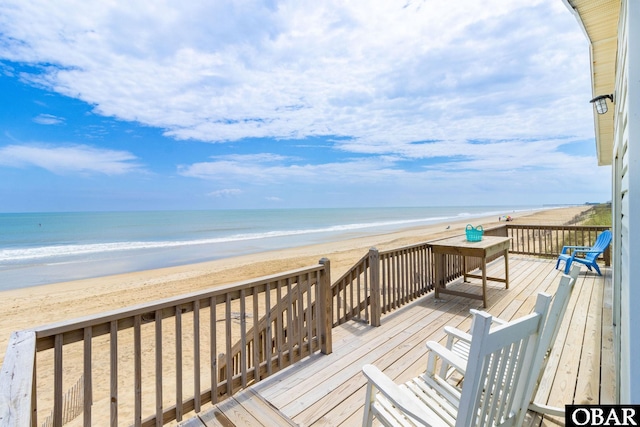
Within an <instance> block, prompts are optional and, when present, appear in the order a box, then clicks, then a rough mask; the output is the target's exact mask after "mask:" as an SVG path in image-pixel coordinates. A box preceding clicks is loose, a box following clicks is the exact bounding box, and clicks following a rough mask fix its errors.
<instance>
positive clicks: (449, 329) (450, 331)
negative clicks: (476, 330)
mask: <svg viewBox="0 0 640 427" xmlns="http://www.w3.org/2000/svg"><path fill="white" fill-rule="evenodd" d="M444 332H445V334H447V335H448V336H449V338H453V339H457V340H459V341H464V342H468V343H470V342H471V334H468V333H466V332H462V331H461V330H460V329H458V328H454V327H453V326H445V327H444ZM450 341H453V340H450V339H448V340H447V343H449V342H450ZM447 348H449V349H451V347H449V345H447Z"/></svg>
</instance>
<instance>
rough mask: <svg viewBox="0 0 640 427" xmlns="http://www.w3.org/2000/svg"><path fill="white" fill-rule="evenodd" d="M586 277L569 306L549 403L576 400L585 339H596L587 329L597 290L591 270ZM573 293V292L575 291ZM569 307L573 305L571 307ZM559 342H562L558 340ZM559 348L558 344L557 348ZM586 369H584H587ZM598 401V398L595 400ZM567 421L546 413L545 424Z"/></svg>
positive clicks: (553, 404) (561, 405) (578, 284)
mask: <svg viewBox="0 0 640 427" xmlns="http://www.w3.org/2000/svg"><path fill="white" fill-rule="evenodd" d="M580 276H581V278H582V280H580V281H578V283H577V284H576V285H577V286H579V288H578V290H579V292H578V293H577V296H578V298H577V299H576V300H575V305H573V306H570V307H568V308H567V313H565V319H564V320H565V321H566V320H567V318H568V319H569V322H570V323H569V326H568V329H567V331H566V335H565V339H564V342H563V345H562V353H561V355H560V359H559V361H558V364H557V365H554V366H556V367H557V369H556V372H555V377H554V379H553V383H552V384H551V386H550V397H549V400H548V403H549V404H550V405H552V406H559V407H563V406H564V405H565V404H566V402H573V401H574V398H575V395H576V384H577V378H578V374H579V372H580V358H581V356H582V350H583V346H584V345H585V339H588V340H590V341H591V340H593V339H594V338H595V337H594V336H593V334H592V333H590V334H589V335H590V336H589V337H586V336H585V333H586V318H587V315H588V313H589V303H590V301H591V298H592V293H593V290H594V286H593V282H592V281H591V280H590V279H589V278H588V273H585V272H584V271H583V272H581V273H580ZM572 296H573V295H572ZM569 309H572V310H571V311H570V310H569ZM556 346H558V347H560V346H559V345H558V342H557V341H556ZM554 350H555V348H554ZM583 372H584V371H583ZM593 403H596V402H593ZM561 422H564V420H563V419H562V418H558V417H552V416H545V417H544V420H543V423H542V425H543V426H546V425H548V426H552V425H556V424H557V423H561Z"/></svg>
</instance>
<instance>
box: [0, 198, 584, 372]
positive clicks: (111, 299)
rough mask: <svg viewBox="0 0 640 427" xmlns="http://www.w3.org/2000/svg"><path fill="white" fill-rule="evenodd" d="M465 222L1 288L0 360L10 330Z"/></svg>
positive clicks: (436, 232)
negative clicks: (212, 259) (160, 266)
mask: <svg viewBox="0 0 640 427" xmlns="http://www.w3.org/2000/svg"><path fill="white" fill-rule="evenodd" d="M588 208H589V207H588V206H576V207H567V208H558V209H549V210H541V211H535V212H520V213H508V212H505V214H508V215H511V216H512V217H513V220H514V223H516V224H517V223H522V224H533V223H537V224H540V223H542V224H565V223H567V222H568V221H570V220H571V219H572V218H574V217H575V216H576V215H578V214H580V213H581V212H583V211H585V210H587V209H588ZM467 223H468V220H460V221H458V222H452V223H442V224H435V225H430V226H425V227H414V228H407V229H403V230H400V231H397V232H393V233H387V234H381V235H374V236H368V237H361V238H356V239H349V240H342V241H337V242H330V243H323V244H317V245H311V246H303V247H296V248H290V249H283V250H277V251H270V252H263V253H257V254H252V255H246V256H239V257H234V258H226V259H219V260H215V261H210V262H205V263H199V264H190V265H184V266H179V267H170V268H162V269H156V270H148V271H141V272H135V273H127V274H119V275H114V276H106V277H98V278H92V279H85V280H77V281H73V282H65V283H56V284H50V285H45V286H35V287H29V288H24V289H15V290H9V291H4V292H1V293H0V295H1V297H2V301H3V302H4V304H3V305H4V310H3V315H2V317H1V318H0V349H2V350H1V351H2V355H1V356H0V361H1V360H3V359H4V351H5V349H6V345H7V341H8V339H9V336H10V335H11V332H12V331H16V330H23V329H29V328H32V327H35V326H39V325H43V324H48V323H53V322H57V321H62V320H67V319H73V318H76V317H80V316H84V315H89V314H95V313H100V312H103V311H108V310H113V309H117V308H122V307H127V306H131V305H135V304H140V303H143V302H149V301H153V300H157V299H161V298H166V297H170V296H174V295H180V294H183V293H187V292H193V291H196V290H201V289H207V288H210V287H214V286H217V285H222V284H227V283H234V282H237V281H241V280H246V279H250V278H256V277H260V276H264V275H269V274H274V273H279V272H283V271H287V270H291V269H295V268H299V267H304V266H308V265H312V264H316V263H317V262H318V260H320V258H322V257H327V258H329V259H330V260H331V268H332V276H333V278H338V277H339V276H340V275H341V274H342V273H343V272H344V271H346V270H347V269H348V268H350V267H351V266H352V265H353V264H354V262H355V261H357V260H358V259H360V258H361V257H362V256H363V255H364V254H365V253H366V251H367V250H368V249H369V248H371V247H377V248H378V249H380V250H384V249H390V248H397V247H401V246H405V245H409V244H413V243H418V242H424V241H427V240H431V239H436V238H440V237H445V236H448V235H455V234H462V233H464V228H465V226H466V225H467ZM473 224H474V225H478V224H482V225H483V227H485V228H489V227H492V226H495V225H498V224H500V222H499V221H498V218H497V217H487V218H476V219H474V220H473ZM447 227H448V228H447Z"/></svg>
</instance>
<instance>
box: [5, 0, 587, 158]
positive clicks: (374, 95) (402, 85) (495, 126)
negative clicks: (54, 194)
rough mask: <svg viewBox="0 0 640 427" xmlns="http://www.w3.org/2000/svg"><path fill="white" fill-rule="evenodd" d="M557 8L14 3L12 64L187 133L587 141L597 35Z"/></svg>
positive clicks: (106, 107)
mask: <svg viewBox="0 0 640 427" xmlns="http://www.w3.org/2000/svg"><path fill="white" fill-rule="evenodd" d="M556 3H558V1H557V0H544V1H542V0H541V1H536V2H531V1H525V0H522V1H510V2H505V1H503V0H491V1H484V2H477V1H475V0H461V1H458V2H456V3H455V5H452V4H449V3H442V2H434V1H414V2H406V1H387V0H379V1H370V0H359V1H352V2H341V1H338V0H334V1H326V2H298V1H294V0H288V1H281V2H277V3H275V2H272V1H258V0H243V1H235V0H234V1H231V0H229V1H220V2H205V1H202V2H187V3H185V2H181V3H179V6H177V4H176V5H174V4H167V3H161V2H136V3H135V5H132V4H130V3H126V4H125V3H123V2H118V1H116V2H101V3H100V4H88V3H86V2H83V1H80V0H78V1H73V0H68V1H66V2H64V4H60V3H58V2H53V3H52V2H46V1H36V0H33V1H27V0H14V1H7V2H5V3H4V7H1V8H2V9H3V10H1V12H2V13H0V16H3V17H4V18H0V33H3V34H4V35H5V39H6V40H7V41H6V42H5V44H3V45H1V47H0V56H2V57H4V58H8V59H11V60H13V61H18V62H32V63H47V64H53V65H52V66H49V67H48V68H46V69H45V71H44V73H43V74H39V75H30V76H27V75H25V76H24V78H25V79H30V80H32V81H35V82H38V83H39V84H42V85H44V86H46V87H49V88H52V89H54V90H56V91H58V92H60V93H63V94H66V95H69V96H72V97H78V98H81V99H83V100H84V101H86V102H88V103H90V104H92V105H95V109H96V111H97V112H99V113H101V114H104V115H109V116H115V117H117V118H120V119H124V120H135V121H139V122H141V123H144V124H147V125H151V126H157V127H161V128H164V129H165V130H166V132H167V134H168V135H170V136H173V137H175V138H178V139H191V138H192V139H197V140H203V141H229V140H237V139H242V138H246V137H275V138H304V137H306V136H314V135H340V136H349V137H352V138H353V139H354V141H355V142H354V143H353V145H352V146H354V147H355V145H356V144H364V145H369V144H387V143H391V144H394V146H396V147H401V146H403V145H406V144H408V143H411V142H414V141H421V140H425V139H440V140H464V139H475V138H479V139H505V138H517V137H522V138H531V137H539V138H546V137H550V136H555V135H574V136H579V137H586V136H591V135H592V132H593V131H592V126H591V125H590V123H591V116H590V106H589V105H588V103H587V102H586V101H585V100H584V99H578V98H576V95H575V94H576V93H580V92H581V91H582V92H584V93H585V95H586V94H587V93H588V90H589V86H588V75H587V74H588V73H586V72H585V70H586V69H588V62H587V59H586V55H585V52H586V49H587V45H586V41H585V40H584V37H583V36H582V34H581V33H580V31H579V29H578V27H577V25H576V24H575V22H573V17H571V16H570V14H569V13H568V12H567V11H566V10H563V8H562V7H558V5H557V4H556ZM559 40H561V42H559ZM344 147H345V149H346V148H348V147H349V146H344Z"/></svg>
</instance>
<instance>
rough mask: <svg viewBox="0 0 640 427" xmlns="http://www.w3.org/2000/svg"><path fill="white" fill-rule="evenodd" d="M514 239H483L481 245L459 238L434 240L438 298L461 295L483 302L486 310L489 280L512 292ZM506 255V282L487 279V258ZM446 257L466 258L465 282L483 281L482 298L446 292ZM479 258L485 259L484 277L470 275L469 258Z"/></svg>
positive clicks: (433, 248) (465, 293) (491, 237)
mask: <svg viewBox="0 0 640 427" xmlns="http://www.w3.org/2000/svg"><path fill="white" fill-rule="evenodd" d="M510 242H511V237H498V236H483V237H482V240H481V241H479V242H469V241H467V238H466V236H456V237H451V238H448V239H442V240H434V241H431V242H429V244H430V245H431V249H432V251H433V255H434V259H435V270H436V284H435V285H436V286H435V297H436V298H438V297H439V296H440V294H441V293H442V294H451V295H459V296H463V297H467V298H474V299H479V300H482V303H483V306H484V307H485V308H486V307H487V280H492V281H495V282H502V283H504V284H505V289H509V245H510ZM499 253H502V254H503V255H504V270H505V278H504V279H502V278H498V277H488V276H487V258H489V257H491V256H493V255H496V254H499ZM445 255H459V256H461V257H462V259H463V261H462V268H463V271H464V281H465V282H466V281H467V278H468V277H473V278H477V279H482V295H478V294H471V293H467V292H460V291H454V290H450V289H447V288H446V283H445V282H446V281H445V274H446V267H445V258H446V257H445ZM468 257H477V258H481V259H482V265H481V267H480V268H481V269H482V275H477V274H468V273H467V258H468Z"/></svg>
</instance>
